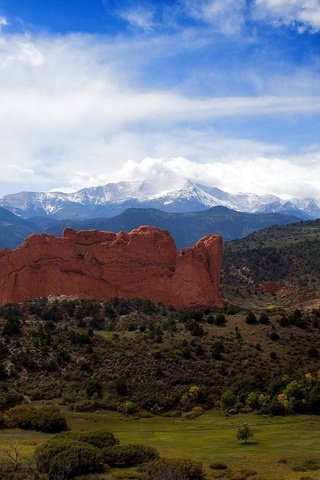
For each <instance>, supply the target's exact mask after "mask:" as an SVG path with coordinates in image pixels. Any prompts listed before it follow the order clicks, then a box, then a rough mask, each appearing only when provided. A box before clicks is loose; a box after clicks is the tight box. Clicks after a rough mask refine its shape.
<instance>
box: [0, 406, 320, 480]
mask: <svg viewBox="0 0 320 480" xmlns="http://www.w3.org/2000/svg"><path fill="white" fill-rule="evenodd" d="M68 422H69V425H70V427H71V428H72V429H75V430H81V429H84V430H87V429H90V430H94V429H100V428H105V429H108V430H110V431H112V432H114V433H115V434H116V436H117V437H118V438H119V439H120V441H121V443H144V444H146V445H150V446H153V447H156V448H157V449H158V450H159V452H160V454H161V455H162V456H165V457H185V458H192V459H196V460H201V461H202V462H203V463H204V464H205V467H206V470H207V472H208V478H212V479H213V478H221V479H223V478H227V479H229V478H230V479H232V480H241V479H243V480H245V479H246V478H251V479H252V480H257V479H259V480H300V479H305V480H306V479H308V478H309V479H314V480H316V479H317V480H319V479H320V469H319V470H318V471H311V470H308V469H306V468H304V469H303V465H304V464H305V463H306V462H310V461H314V462H316V463H317V464H319V468H320V442H319V436H320V435H319V434H320V417H315V416H302V415H301V416H288V417H273V418H269V417H264V416H256V415H251V414H250V415H237V416H231V417H224V416H220V415H219V414H218V413H217V412H213V411H212V412H209V413H207V414H205V415H203V416H202V417H198V418H197V419H193V420H182V419H180V418H169V417H151V418H145V419H135V418H133V417H126V416H124V415H121V414H117V413H109V412H108V413H94V414H92V413H90V414H83V413H81V414H80V413H68ZM241 423H247V424H248V425H249V426H250V427H251V428H252V430H253V432H254V436H253V438H252V441H251V443H249V444H248V445H243V444H240V443H239V442H238V441H237V440H236V432H237V427H238V426H239V425H240V424H241ZM46 438H48V435H44V434H40V433H36V432H24V431H20V430H2V431H1V433H0V449H1V450H5V449H6V448H8V446H9V445H10V444H12V443H17V444H19V445H20V446H21V447H22V450H23V454H24V455H26V456H31V455H32V452H33V451H34V449H35V447H36V446H37V445H38V444H40V443H42V442H43V441H45V440H46ZM217 461H219V462H223V463H226V464H227V465H228V467H229V470H228V474H227V476H224V475H225V474H224V472H222V471H215V470H213V469H210V468H209V465H210V463H212V462H217ZM296 467H298V468H300V467H302V468H300V471H296V470H294V469H296ZM303 470H305V471H303ZM254 472H256V474H255V473H254ZM113 475H115V476H116V477H117V478H119V477H121V478H129V476H130V475H129V474H128V472H121V471H118V472H114V474H113ZM102 478H104V477H102ZM105 478H107V477H105ZM108 478H111V477H110V474H109V477H108Z"/></svg>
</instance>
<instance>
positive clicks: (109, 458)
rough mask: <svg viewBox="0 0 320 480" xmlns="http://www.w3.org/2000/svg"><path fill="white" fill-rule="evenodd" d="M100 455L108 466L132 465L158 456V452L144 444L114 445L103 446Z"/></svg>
mask: <svg viewBox="0 0 320 480" xmlns="http://www.w3.org/2000/svg"><path fill="white" fill-rule="evenodd" d="M102 455H103V459H104V461H105V463H107V464H108V465H109V466H110V467H119V468H121V467H134V466H136V465H141V464H142V463H145V462H150V461H151V460H155V459H156V458H158V456H159V455H158V452H157V450H156V449H154V448H152V447H147V446H145V445H133V444H132V445H116V446H114V447H108V448H104V449H103V450H102Z"/></svg>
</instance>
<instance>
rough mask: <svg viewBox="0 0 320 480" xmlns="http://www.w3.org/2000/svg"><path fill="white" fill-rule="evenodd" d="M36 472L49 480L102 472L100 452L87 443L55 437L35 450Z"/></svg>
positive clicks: (62, 479) (61, 479)
mask: <svg viewBox="0 0 320 480" xmlns="http://www.w3.org/2000/svg"><path fill="white" fill-rule="evenodd" d="M35 460H36V465H37V468H38V470H39V471H40V472H41V473H47V474H48V479H49V480H64V479H69V478H73V477H74V476H76V475H80V474H86V473H98V472H101V471H103V462H102V457H101V455H100V450H99V449H97V448H95V447H93V446H92V445H89V444H87V443H82V442H77V441H72V440H71V441H70V440H67V439H65V438H59V437H56V438H54V439H53V440H49V441H48V442H47V443H45V444H44V445H41V446H40V447H38V448H37V450H36V452H35Z"/></svg>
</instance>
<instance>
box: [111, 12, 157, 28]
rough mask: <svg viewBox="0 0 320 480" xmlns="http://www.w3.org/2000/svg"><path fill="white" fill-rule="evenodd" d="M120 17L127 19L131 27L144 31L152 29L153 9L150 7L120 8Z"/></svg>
mask: <svg viewBox="0 0 320 480" xmlns="http://www.w3.org/2000/svg"><path fill="white" fill-rule="evenodd" d="M120 17H121V18H122V19H123V20H125V21H127V22H128V23H129V24H130V25H131V26H132V27H135V28H139V29H142V30H145V31H151V30H153V28H154V26H155V23H154V10H153V9H151V8H148V9H147V8H142V7H137V8H134V9H128V10H122V11H121V12H120Z"/></svg>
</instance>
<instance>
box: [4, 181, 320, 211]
mask: <svg viewBox="0 0 320 480" xmlns="http://www.w3.org/2000/svg"><path fill="white" fill-rule="evenodd" d="M218 205H221V206H225V207H228V208H231V209H233V210H236V211H242V212H250V213H283V214H287V215H295V216H297V217H298V218H300V219H303V220H305V219H310V218H313V219H314V218H319V217H320V201H317V200H315V199H291V200H290V201H288V200H283V199H281V198H279V197H276V196H274V195H256V194H249V193H241V194H235V195H234V194H230V193H227V192H224V191H223V190H220V189H219V188H216V187H210V186H205V185H199V184H195V183H192V182H191V181H189V180H183V181H181V182H180V183H178V184H177V185H176V186H174V187H170V188H168V189H163V188H161V189H160V188H157V187H156V186H155V184H152V183H151V182H147V181H134V182H125V181H123V182H118V183H108V184H107V185H104V186H99V187H90V188H84V189H81V190H79V191H77V192H74V193H62V192H47V193H45V192H19V193H16V194H11V195H6V196H4V197H3V198H2V199H0V206H1V207H3V208H6V209H7V210H10V211H11V212H13V213H15V214H17V215H19V216H21V217H24V218H30V217H35V216H53V217H55V218H57V219H65V218H69V219H72V218H77V219H88V218H94V217H112V216H114V215H117V214H119V213H121V212H123V211H124V210H126V209H127V208H131V207H140V208H149V207H152V208H158V209H160V210H164V211H167V212H192V211H200V210H205V209H207V208H210V207H214V206H218Z"/></svg>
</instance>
